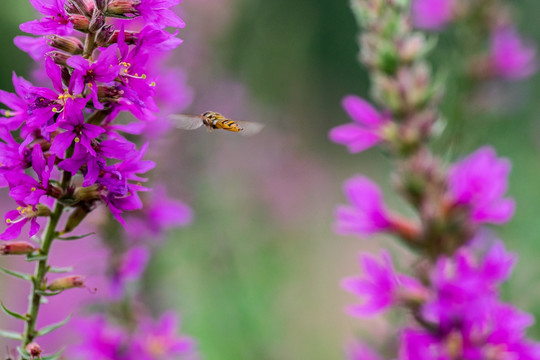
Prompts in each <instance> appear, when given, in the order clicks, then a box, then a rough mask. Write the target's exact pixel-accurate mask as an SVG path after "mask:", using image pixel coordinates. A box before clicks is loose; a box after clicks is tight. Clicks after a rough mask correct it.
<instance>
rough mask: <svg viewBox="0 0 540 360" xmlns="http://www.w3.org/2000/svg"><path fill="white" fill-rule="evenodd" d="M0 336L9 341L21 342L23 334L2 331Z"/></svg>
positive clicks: (0, 330)
mask: <svg viewBox="0 0 540 360" xmlns="http://www.w3.org/2000/svg"><path fill="white" fill-rule="evenodd" d="M0 336H1V337H5V338H7V339H13V340H19V341H22V334H19V333H16V332H15V331H8V330H2V329H0Z"/></svg>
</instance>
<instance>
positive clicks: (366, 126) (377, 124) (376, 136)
mask: <svg viewBox="0 0 540 360" xmlns="http://www.w3.org/2000/svg"><path fill="white" fill-rule="evenodd" d="M343 107H344V108H345V111H347V113H348V114H349V116H350V117H351V118H352V119H353V123H350V124H345V125H340V126H338V127H335V128H333V129H332V130H331V131H330V134H329V135H330V139H331V140H332V141H333V142H335V143H338V144H342V145H345V146H347V148H348V149H349V151H350V152H351V153H358V152H361V151H364V150H366V149H369V148H370V147H372V146H374V145H376V144H377V143H379V142H381V141H382V140H383V130H384V127H385V126H386V125H388V124H390V123H391V122H390V120H389V119H388V118H386V117H385V116H383V115H382V114H380V113H379V112H378V111H377V110H376V109H375V108H374V107H373V106H371V104H369V103H368V102H367V101H365V100H364V99H362V98H360V97H358V96H353V95H350V96H347V97H346V98H345V99H344V100H343Z"/></svg>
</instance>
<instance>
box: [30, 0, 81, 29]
mask: <svg viewBox="0 0 540 360" xmlns="http://www.w3.org/2000/svg"><path fill="white" fill-rule="evenodd" d="M30 2H31V3H32V5H33V6H34V8H36V10H37V11H39V12H40V13H42V14H43V15H45V17H44V18H41V19H39V20H32V21H28V22H25V23H23V24H21V26H20V29H21V30H22V31H24V32H26V33H30V34H34V35H52V34H56V35H69V34H70V33H71V32H72V31H73V26H72V25H71V23H70V22H69V19H68V16H67V15H66V12H65V10H64V0H30Z"/></svg>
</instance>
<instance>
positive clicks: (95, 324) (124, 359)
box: [72, 316, 134, 360]
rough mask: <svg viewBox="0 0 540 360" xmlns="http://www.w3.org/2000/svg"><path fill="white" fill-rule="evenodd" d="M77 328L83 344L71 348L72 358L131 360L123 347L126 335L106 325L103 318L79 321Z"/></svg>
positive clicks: (105, 320)
mask: <svg viewBox="0 0 540 360" xmlns="http://www.w3.org/2000/svg"><path fill="white" fill-rule="evenodd" d="M78 328H79V331H80V332H81V334H84V336H83V337H82V338H83V339H84V342H83V343H82V344H81V345H79V346H76V347H74V348H73V350H72V353H73V357H75V358H79V357H80V356H81V355H82V356H83V358H84V359H88V360H90V359H92V360H133V359H134V358H132V357H130V356H129V354H128V351H129V349H128V348H126V347H125V345H126V341H127V339H128V334H127V333H126V332H125V331H123V330H121V329H119V328H117V327H114V326H112V325H110V324H108V323H107V319H106V318H105V317H104V316H97V317H95V318H92V319H88V320H79V321H78Z"/></svg>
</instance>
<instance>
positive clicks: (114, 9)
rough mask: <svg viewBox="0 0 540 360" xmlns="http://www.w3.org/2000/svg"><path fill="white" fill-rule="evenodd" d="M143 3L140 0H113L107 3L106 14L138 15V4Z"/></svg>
mask: <svg viewBox="0 0 540 360" xmlns="http://www.w3.org/2000/svg"><path fill="white" fill-rule="evenodd" d="M140 4H141V2H140V0H112V1H110V2H109V5H107V12H106V15H126V14H131V15H135V16H138V15H139V11H138V10H137V6H139V5H140Z"/></svg>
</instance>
